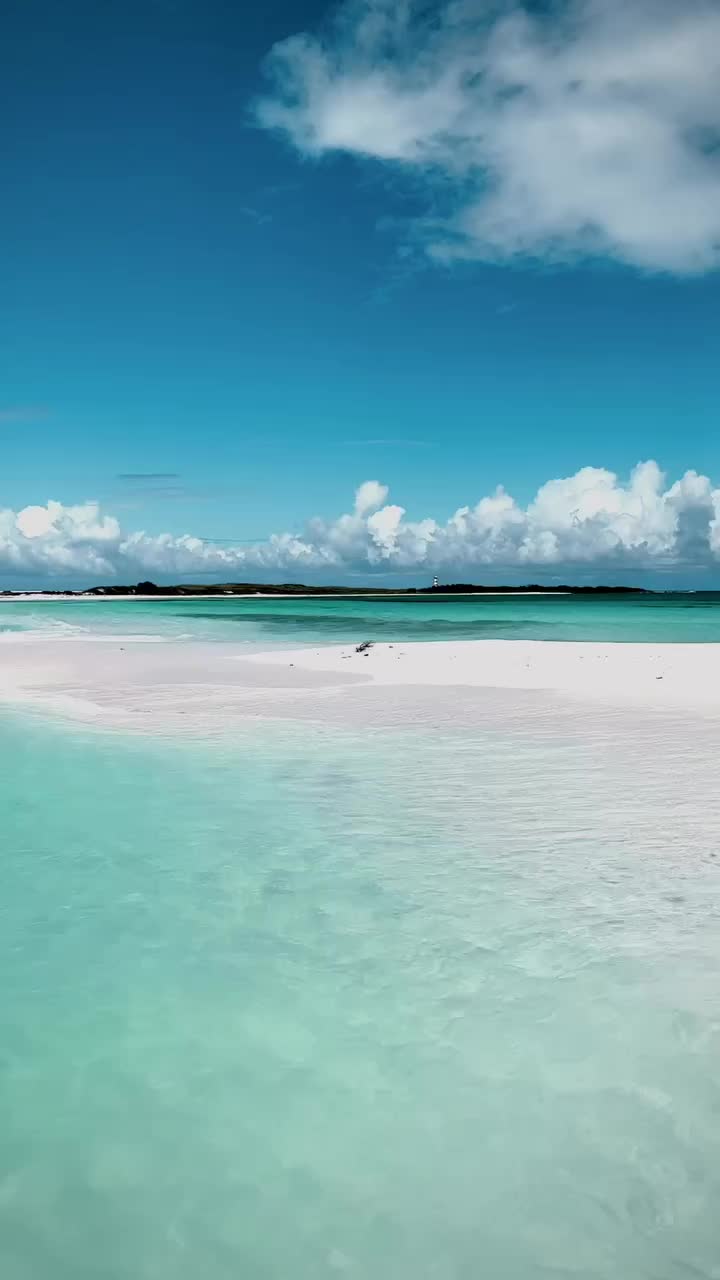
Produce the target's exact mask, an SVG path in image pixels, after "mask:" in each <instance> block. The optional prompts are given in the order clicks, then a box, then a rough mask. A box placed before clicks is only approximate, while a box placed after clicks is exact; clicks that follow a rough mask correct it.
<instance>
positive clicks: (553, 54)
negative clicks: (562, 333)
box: [257, 0, 720, 274]
mask: <svg viewBox="0 0 720 1280" xmlns="http://www.w3.org/2000/svg"><path fill="white" fill-rule="evenodd" d="M268 72H269V74H270V76H271V79H272V84H273V90H272V92H271V93H270V94H269V95H268V96H267V97H265V98H264V99H263V100H262V101H260V102H259V103H258V105H257V117H258V119H259V122H260V123H261V124H262V125H263V126H265V127H266V128H269V129H272V130H276V131H279V132H281V133H283V134H284V135H285V136H286V137H287V138H288V139H289V140H290V141H291V142H292V144H293V145H294V146H295V147H296V148H297V149H298V150H299V151H300V152H301V153H303V154H305V155H309V156H316V157H320V156H323V155H326V154H331V153H341V152H344V153H347V154H351V155H356V156H360V157H365V158H369V159H372V160H375V161H377V162H382V163H384V164H385V165H388V166H393V167H395V168H396V169H405V170H408V171H411V172H413V173H414V174H415V175H417V174H421V175H422V176H423V177H424V178H426V179H427V181H428V184H429V196H428V207H429V209H431V210H432V213H429V214H428V216H427V217H426V218H425V219H423V220H422V221H421V222H420V223H419V224H418V226H417V227H416V231H417V234H418V236H419V238H420V239H421V240H422V242H423V243H424V245H425V247H426V249H427V251H428V253H429V254H430V255H431V257H434V258H437V259H440V260H444V261H450V260H453V259H458V258H467V259H473V258H474V259H478V260H483V261H503V260H508V259H513V258H518V257H530V258H532V257H540V258H543V259H544V260H547V259H550V260H555V261H563V260H572V259H574V258H578V257H586V256H600V257H605V258H610V259H614V260H615V261H618V262H621V263H623V264H626V265H629V266H632V267H635V268H639V269H641V270H647V271H666V272H672V273H676V274H691V273H698V272H704V271H708V270H711V269H713V268H716V267H717V266H718V265H720V151H719V149H718V140H719V139H720V94H719V93H718V88H717V86H718V82H719V79H720V7H719V6H718V5H717V4H716V3H714V2H713V0H683V3H677V0H632V2H629V0H560V2H559V3H558V4H556V5H553V6H551V7H548V8H547V9H546V10H545V12H540V10H539V8H538V7H537V6H532V7H531V6H530V5H529V4H528V5H526V6H523V5H521V4H517V3H513V2H512V0H444V2H441V3H439V4H435V5H433V6H428V5H427V4H425V3H423V0H346V3H345V4H344V5H343V6H342V7H341V8H340V10H339V11H338V12H337V13H336V15H335V17H334V18H333V20H332V21H331V22H330V24H329V25H328V26H327V27H326V28H325V30H324V31H323V32H322V33H321V34H319V35H313V34H307V33H305V34H300V35H296V36H293V37H291V38H290V39H287V40H284V41H282V42H281V43H279V44H277V45H275V47H274V48H273V50H272V52H271V54H270V57H269V61H268Z"/></svg>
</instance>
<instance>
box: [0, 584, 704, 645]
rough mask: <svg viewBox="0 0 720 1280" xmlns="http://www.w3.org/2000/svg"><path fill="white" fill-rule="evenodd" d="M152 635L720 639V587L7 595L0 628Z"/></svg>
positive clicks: (283, 641)
mask: <svg viewBox="0 0 720 1280" xmlns="http://www.w3.org/2000/svg"><path fill="white" fill-rule="evenodd" d="M2 630H13V631H16V630H20V631H23V630H30V631H36V632H43V633H46V634H51V635H52V634H66V635H67V636H69V637H72V636H73V635H82V634H87V633H91V634H99V635H103V634H115V633H118V632H119V633H121V634H149V635H157V636H163V637H165V638H170V637H173V638H178V637H183V638H185V639H196V640H228V641H232V642H233V643H240V644H248V645H253V646H254V647H256V648H257V647H258V646H259V647H266V648H268V647H273V646H275V645H295V646H300V645H303V644H318V643H326V644H344V643H350V642H351V641H353V640H357V639H358V638H360V639H371V640H378V641H381V640H389V641H394V640H474V639H482V638H483V637H486V638H495V639H511V640H512V639H521V640H601V641H608V640H621V641H647V642H652V641H661V642H678V641H680V642H694V641H697V642H703V641H706V642H707V641H715V642H717V641H720V593H717V592H715V593H713V592H697V593H695V594H668V595H662V596H612V595H608V596H594V597H584V596H510V597H508V596H506V597H499V596H465V597H458V596H455V597H437V596H436V597H431V598H428V597H420V598H412V597H409V598H396V599H387V598H383V597H378V596H376V597H361V598H350V597H343V598H337V599H328V598H322V597H317V596H316V597H311V598H307V599H297V598H294V599H266V600H263V599H258V598H257V597H247V598H245V599H234V600H230V599H222V598H219V599H205V600H191V599H181V600H177V599H176V600H151V601H144V600H97V599H90V600H76V601H70V602H56V601H52V600H48V601H39V602H34V601H33V602H31V603H27V602H24V601H12V602H6V601H0V631H2Z"/></svg>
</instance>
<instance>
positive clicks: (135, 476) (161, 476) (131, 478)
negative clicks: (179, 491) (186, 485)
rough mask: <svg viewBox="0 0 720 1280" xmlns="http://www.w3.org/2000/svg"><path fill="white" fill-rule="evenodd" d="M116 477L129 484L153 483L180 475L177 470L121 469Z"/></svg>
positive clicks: (173, 478)
mask: <svg viewBox="0 0 720 1280" xmlns="http://www.w3.org/2000/svg"><path fill="white" fill-rule="evenodd" d="M117 478H118V480H125V481H127V482H128V483H129V484H154V483H156V482H157V481H160V480H179V479H180V475H179V473H178V472H177V471H121V472H119V473H118V477H117Z"/></svg>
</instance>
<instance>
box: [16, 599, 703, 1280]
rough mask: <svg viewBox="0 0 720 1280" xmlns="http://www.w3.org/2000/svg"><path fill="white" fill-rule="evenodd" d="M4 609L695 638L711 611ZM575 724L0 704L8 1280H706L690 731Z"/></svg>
mask: <svg viewBox="0 0 720 1280" xmlns="http://www.w3.org/2000/svg"><path fill="white" fill-rule="evenodd" d="M690 600H692V602H693V603H688V601H690ZM0 608H2V612H1V613H0V625H3V626H10V625H12V626H17V627H18V628H23V629H25V630H35V631H38V630H43V629H46V630H47V631H48V632H52V633H54V634H60V635H62V634H67V635H69V636H73V635H77V634H78V633H77V632H76V631H74V630H73V628H77V627H83V628H86V629H87V630H88V631H89V632H92V633H93V634H102V633H111V632H112V633H115V632H117V633H123V632H124V633H126V634H132V633H147V634H163V635H165V636H175V637H180V636H183V635H192V636H193V637H198V636H204V637H206V638H213V639H217V640H223V639H232V640H234V641H236V640H240V641H241V642H247V643H248V644H252V645H255V646H258V645H263V644H264V645H267V644H268V643H271V644H276V643H292V644H294V645H297V644H299V643H301V642H302V641H303V640H308V641H310V640H312V641H313V642H317V641H319V640H322V639H325V640H328V641H331V642H334V641H340V640H346V639H355V638H358V637H359V638H361V639H364V638H390V637H391V636H392V635H395V636H396V637H397V638H403V637H404V638H410V637H411V636H413V635H415V634H423V635H424V636H428V635H430V634H432V635H435V636H437V638H454V637H457V636H462V637H464V638H467V637H469V636H472V635H474V634H492V635H495V636H498V635H502V634H515V635H520V636H522V637H524V638H532V636H534V635H535V636H539V635H540V634H541V631H542V629H543V628H545V629H547V630H546V634H549V633H552V634H554V635H556V636H557V638H563V639H567V638H571V635H570V632H571V631H572V629H573V628H574V629H575V630H576V631H577V632H582V633H583V634H586V633H587V632H588V631H590V632H592V631H593V628H594V629H595V633H594V634H592V635H588V636H587V638H617V639H620V638H630V637H631V636H632V638H633V639H637V640H640V639H668V640H681V639H697V640H699V639H703V638H704V639H720V634H718V628H719V627H720V608H718V605H717V604H716V603H715V602H714V601H712V600H709V601H705V602H703V601H701V599H700V598H699V597H697V598H695V597H692V598H688V597H683V598H682V600H673V599H672V598H670V597H668V598H665V597H663V598H662V603H660V604H659V605H658V606H657V607H655V606H653V605H651V606H646V605H645V602H644V601H643V602H641V603H638V602H635V601H632V602H629V601H622V602H616V601H613V602H607V603H604V602H602V601H597V600H592V601H585V600H582V601H576V600H559V599H550V600H548V601H547V602H546V600H542V601H540V600H538V599H533V600H531V601H529V602H527V603H526V602H525V601H524V600H523V601H520V600H519V599H513V600H502V601H497V600H496V599H494V600H492V601H491V600H489V599H484V600H480V601H478V600H471V601H468V602H467V603H466V602H465V601H457V602H453V603H448V604H446V605H445V606H444V607H443V606H442V605H441V603H440V602H438V601H434V600H433V601H431V602H425V601H423V602H420V603H418V604H416V603H415V602H413V603H411V604H407V605H406V604H404V603H403V604H402V605H401V606H397V605H395V603H391V602H387V601H380V602H378V601H356V600H352V601H349V602H345V601H343V602H341V603H338V602H331V601H317V600H310V601H297V600H293V601H287V602H285V601H283V602H281V601H258V600H253V601H242V602H235V601H229V602H227V603H226V602H217V601H203V602H200V601H197V602H194V603H190V604H189V603H188V602H186V601H171V602H168V603H167V604H164V603H160V602H157V603H155V602H153V603H151V604H148V605H143V604H141V603H139V602H130V603H124V602H114V603H107V602H90V603H87V604H86V603H80V604H75V603H71V604H68V605H60V604H46V603H41V604H37V605H35V604H32V605H28V604H23V605H14V604H13V605H11V606H0ZM663 619H664V622H663V621H662V620H663ZM683 619H684V621H683ZM663 626H664V628H665V634H664V635H663V636H661V635H659V634H658V629H661V628H662V627H663ZM683 627H684V628H685V630H684V632H683ZM68 628H69V629H70V630H67V629H68ZM382 628H385V630H384V631H383V632H382V634H381V629H382ZM483 628H485V630H483ZM488 628H489V629H490V630H488ZM598 628H605V630H604V632H603V635H602V636H600V635H599V633H598V631H597V629H598ZM612 628H614V629H615V630H614V633H613V635H612V637H610V631H611V630H612ZM621 631H622V632H624V634H623V635H620V634H619V633H620V632H621ZM0 661H2V648H1V647H0ZM592 715H593V723H592V726H591V730H590V729H588V726H587V725H586V724H584V723H582V719H581V718H579V719H578V720H576V721H574V722H571V721H570V720H568V721H567V722H562V723H560V722H554V723H551V722H550V721H545V720H543V718H542V716H541V715H539V714H536V715H535V716H534V718H533V719H532V722H530V721H528V722H527V723H524V722H523V721H522V720H521V719H518V718H517V717H515V718H514V719H513V721H512V723H511V724H510V723H509V724H508V725H507V726H506V727H503V726H502V723H501V721H499V719H498V717H497V716H495V717H494V718H493V722H492V727H490V724H489V723H488V724H487V725H483V724H479V725H478V728H477V732H476V733H475V734H473V735H470V734H467V733H465V734H463V735H462V736H453V735H443V734H439V733H437V732H435V733H432V734H431V733H429V732H424V731H422V730H416V731H413V732H412V733H409V732H365V733H363V734H359V733H355V732H351V731H340V730H332V731H330V730H327V729H315V728H312V727H309V726H308V725H307V724H303V725H302V726H293V725H292V724H280V723H276V724H271V723H267V724H265V723H263V722H261V721H258V722H256V723H253V724H249V725H247V726H246V727H243V728H242V729H239V730H238V731H237V732H236V733H235V734H234V735H233V736H232V737H224V738H223V739H222V740H219V741H205V740H203V739H201V738H198V737H195V738H193V737H190V736H188V737H187V738H185V739H182V738H179V739H177V738H176V739H174V740H170V739H169V738H164V737H161V736H159V735H158V736H150V735H148V736H142V735H139V734H137V735H135V736H131V735H130V734H127V735H126V734H124V733H121V732H108V731H102V730H98V729H94V728H87V727H83V726H77V725H73V726H66V725H65V724H62V723H60V722H56V721H54V720H52V719H50V718H49V717H44V716H40V715H37V714H34V713H33V714H31V713H27V714H19V713H12V714H10V713H8V712H5V713H1V714H0V812H2V851H3V853H2V857H3V877H2V886H3V892H2V898H1V899H0V973H1V974H2V983H3V999H2V1002H1V1003H0V1276H2V1280H197V1278H198V1277H202V1280H240V1278H242V1280H287V1278H288V1277H291V1278H293V1280H321V1278H322V1277H337V1276H343V1277H352V1278H355V1280H485V1278H486V1277H487V1278H488V1280H550V1278H555V1277H557V1278H558V1280H560V1278H561V1277H562V1278H566V1277H571V1276H572V1277H576V1278H577V1277H582V1278H583V1280H585V1278H587V1280H620V1278H622V1280H626V1278H627V1280H690V1278H691V1277H692V1278H693V1280H700V1278H705V1280H711V1278H717V1277H720V1262H719V1261H718V1259H720V1228H718V1225H717V1204H718V1202H719V1198H720V1125H719V1124H718V1116H719V1115H720V1077H718V1072H717V1062H718V1053H719V1051H720V994H719V993H720V944H719V943H718V938H719V937H720V880H719V876H720V869H719V864H720V821H719V820H718V814H717V807H716V805H715V802H714V795H715V792H716V789H717V777H716V775H717V767H716V760H717V743H716V741H715V726H714V724H713V723H712V722H710V721H708V722H706V723H702V722H700V721H698V722H696V723H693V722H690V721H685V720H684V719H683V717H682V716H677V717H676V718H675V720H674V721H672V722H671V723H670V730H671V731H670V732H668V731H667V730H668V726H667V724H665V722H663V726H664V731H663V732H662V733H660V732H659V731H658V730H659V726H660V722H659V721H657V720H653V719H652V718H649V719H647V720H646V721H643V720H642V719H637V720H634V721H633V722H632V723H630V722H627V721H626V720H624V719H623V717H622V716H621V715H620V714H619V713H618V714H614V715H610V714H609V713H608V714H607V715H605V713H603V712H602V710H601V709H595V710H594V711H593V713H592Z"/></svg>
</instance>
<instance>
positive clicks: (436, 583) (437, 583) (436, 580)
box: [433, 574, 440, 590]
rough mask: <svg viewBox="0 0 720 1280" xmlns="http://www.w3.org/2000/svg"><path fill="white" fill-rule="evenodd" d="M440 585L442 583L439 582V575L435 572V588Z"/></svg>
mask: <svg viewBox="0 0 720 1280" xmlns="http://www.w3.org/2000/svg"><path fill="white" fill-rule="evenodd" d="M439 586H440V583H439V582H438V576H437V574H435V577H434V578H433V590H435V588H436V587H439Z"/></svg>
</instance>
